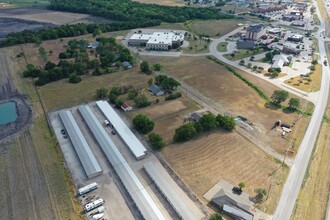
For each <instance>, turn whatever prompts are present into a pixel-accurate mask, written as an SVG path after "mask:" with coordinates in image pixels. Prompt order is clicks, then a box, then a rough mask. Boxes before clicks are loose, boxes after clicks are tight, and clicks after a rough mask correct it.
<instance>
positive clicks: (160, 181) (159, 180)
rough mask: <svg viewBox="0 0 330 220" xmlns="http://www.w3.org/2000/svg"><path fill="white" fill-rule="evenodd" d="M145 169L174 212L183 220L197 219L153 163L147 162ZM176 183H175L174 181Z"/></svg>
mask: <svg viewBox="0 0 330 220" xmlns="http://www.w3.org/2000/svg"><path fill="white" fill-rule="evenodd" d="M144 169H145V171H146V172H147V174H148V175H149V176H150V178H151V179H152V180H153V181H154V183H155V184H156V186H157V187H158V188H159V190H160V191H161V192H162V193H163V195H164V196H165V198H166V199H167V200H168V201H169V203H170V204H171V205H172V207H173V208H174V210H175V211H176V212H177V214H178V215H179V216H180V217H181V219H183V220H194V219H196V220H197V218H196V217H195V216H194V214H193V213H192V212H191V210H190V209H189V207H188V206H187V205H186V204H185V203H184V201H183V200H182V199H181V198H180V196H179V195H178V193H177V192H176V191H175V190H174V189H173V188H172V187H171V186H170V183H169V182H168V181H167V180H168V179H166V178H165V177H164V176H163V175H162V174H161V173H160V172H159V170H158V169H157V168H156V167H155V164H154V163H153V162H147V163H145V164H144ZM169 178H171V177H169ZM173 182H174V181H173Z"/></svg>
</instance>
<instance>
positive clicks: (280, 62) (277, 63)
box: [272, 54, 290, 68]
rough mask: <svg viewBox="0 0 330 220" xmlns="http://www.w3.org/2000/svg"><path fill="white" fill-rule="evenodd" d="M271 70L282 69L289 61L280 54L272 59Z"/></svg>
mask: <svg viewBox="0 0 330 220" xmlns="http://www.w3.org/2000/svg"><path fill="white" fill-rule="evenodd" d="M272 62H273V65H272V67H273V68H282V67H283V66H288V65H289V64H290V61H289V60H288V58H286V57H285V56H284V55H282V54H278V55H275V56H274V57H273V59H272Z"/></svg>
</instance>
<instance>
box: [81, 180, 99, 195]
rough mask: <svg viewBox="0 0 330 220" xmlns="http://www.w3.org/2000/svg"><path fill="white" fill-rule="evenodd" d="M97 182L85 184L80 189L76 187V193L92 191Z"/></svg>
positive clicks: (82, 193) (95, 187)
mask: <svg viewBox="0 0 330 220" xmlns="http://www.w3.org/2000/svg"><path fill="white" fill-rule="evenodd" d="M97 187H98V186H97V183H95V182H94V183H91V184H88V185H87V186H84V187H82V188H80V189H78V195H79V196H81V195H84V194H86V193H89V192H90V191H93V190H94V189H97Z"/></svg>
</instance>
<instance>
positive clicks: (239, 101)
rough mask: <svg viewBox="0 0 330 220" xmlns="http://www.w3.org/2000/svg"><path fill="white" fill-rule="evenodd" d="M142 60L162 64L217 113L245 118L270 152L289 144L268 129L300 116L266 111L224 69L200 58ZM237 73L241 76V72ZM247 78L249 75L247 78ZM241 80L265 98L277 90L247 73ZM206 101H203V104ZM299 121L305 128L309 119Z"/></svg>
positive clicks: (255, 96) (261, 102)
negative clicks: (204, 98)
mask: <svg viewBox="0 0 330 220" xmlns="http://www.w3.org/2000/svg"><path fill="white" fill-rule="evenodd" d="M144 59H147V60H149V61H150V62H151V63H157V62H159V63H161V64H162V65H163V66H164V73H166V74H169V75H170V76H173V77H174V78H176V79H178V80H179V81H181V82H184V83H186V84H187V85H189V86H191V87H193V88H194V89H195V90H196V91H197V92H199V93H201V94H202V95H204V96H205V97H208V98H209V99H210V100H211V101H213V102H214V103H216V104H217V107H218V109H217V110H218V111H219V112H222V113H230V114H231V115H232V116H237V115H241V116H244V117H246V118H247V119H248V121H249V122H251V123H253V124H255V125H256V130H258V131H259V132H255V133H256V135H258V138H259V139H262V140H263V141H264V143H266V144H267V145H269V146H271V147H273V149H275V150H277V151H278V152H280V153H283V151H284V150H285V149H286V148H287V147H288V144H289V142H290V141H289V140H288V139H282V138H281V133H280V132H278V131H276V130H271V127H272V126H273V124H274V123H275V121H276V120H278V119H280V120H282V122H286V123H289V124H292V123H293V122H296V120H297V119H298V118H299V115H298V114H296V113H284V112H283V111H282V109H271V108H268V107H267V105H266V102H265V100H264V99H262V98H261V97H260V96H259V95H258V94H257V93H256V92H255V91H254V90H252V89H251V88H249V87H248V86H247V85H246V84H244V83H243V82H242V81H241V80H240V79H238V78H237V77H235V76H234V75H233V74H232V73H231V72H229V71H228V70H227V69H226V68H225V67H223V66H221V65H218V64H215V63H213V62H212V61H210V60H208V59H207V58H201V57H180V58H162V59H161V60H160V59H159V58H156V57H153V58H152V57H144ZM240 73H241V74H242V75H243V74H244V73H243V72H240ZM248 75H250V76H249V78H248ZM244 77H246V78H248V80H250V79H251V82H253V83H254V84H255V85H257V86H260V89H262V90H263V91H264V92H265V94H266V95H268V96H271V94H272V93H273V91H274V90H276V89H277V88H276V87H275V86H273V85H271V84H268V83H267V82H265V81H263V80H261V79H257V78H256V77H253V76H252V75H251V74H248V73H246V74H245V75H244ZM252 80H253V81H252ZM208 101H209V100H205V102H208ZM300 120H301V121H304V122H303V123H302V124H303V125H306V122H305V121H307V122H308V121H309V119H308V118H301V119H300ZM305 128H306V127H302V126H300V127H298V128H297V129H299V132H298V133H300V132H303V133H304V131H305ZM298 142H299V140H298Z"/></svg>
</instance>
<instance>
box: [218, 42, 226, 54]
mask: <svg viewBox="0 0 330 220" xmlns="http://www.w3.org/2000/svg"><path fill="white" fill-rule="evenodd" d="M227 45H228V42H221V43H219V44H218V46H217V50H218V51H219V52H227Z"/></svg>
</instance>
